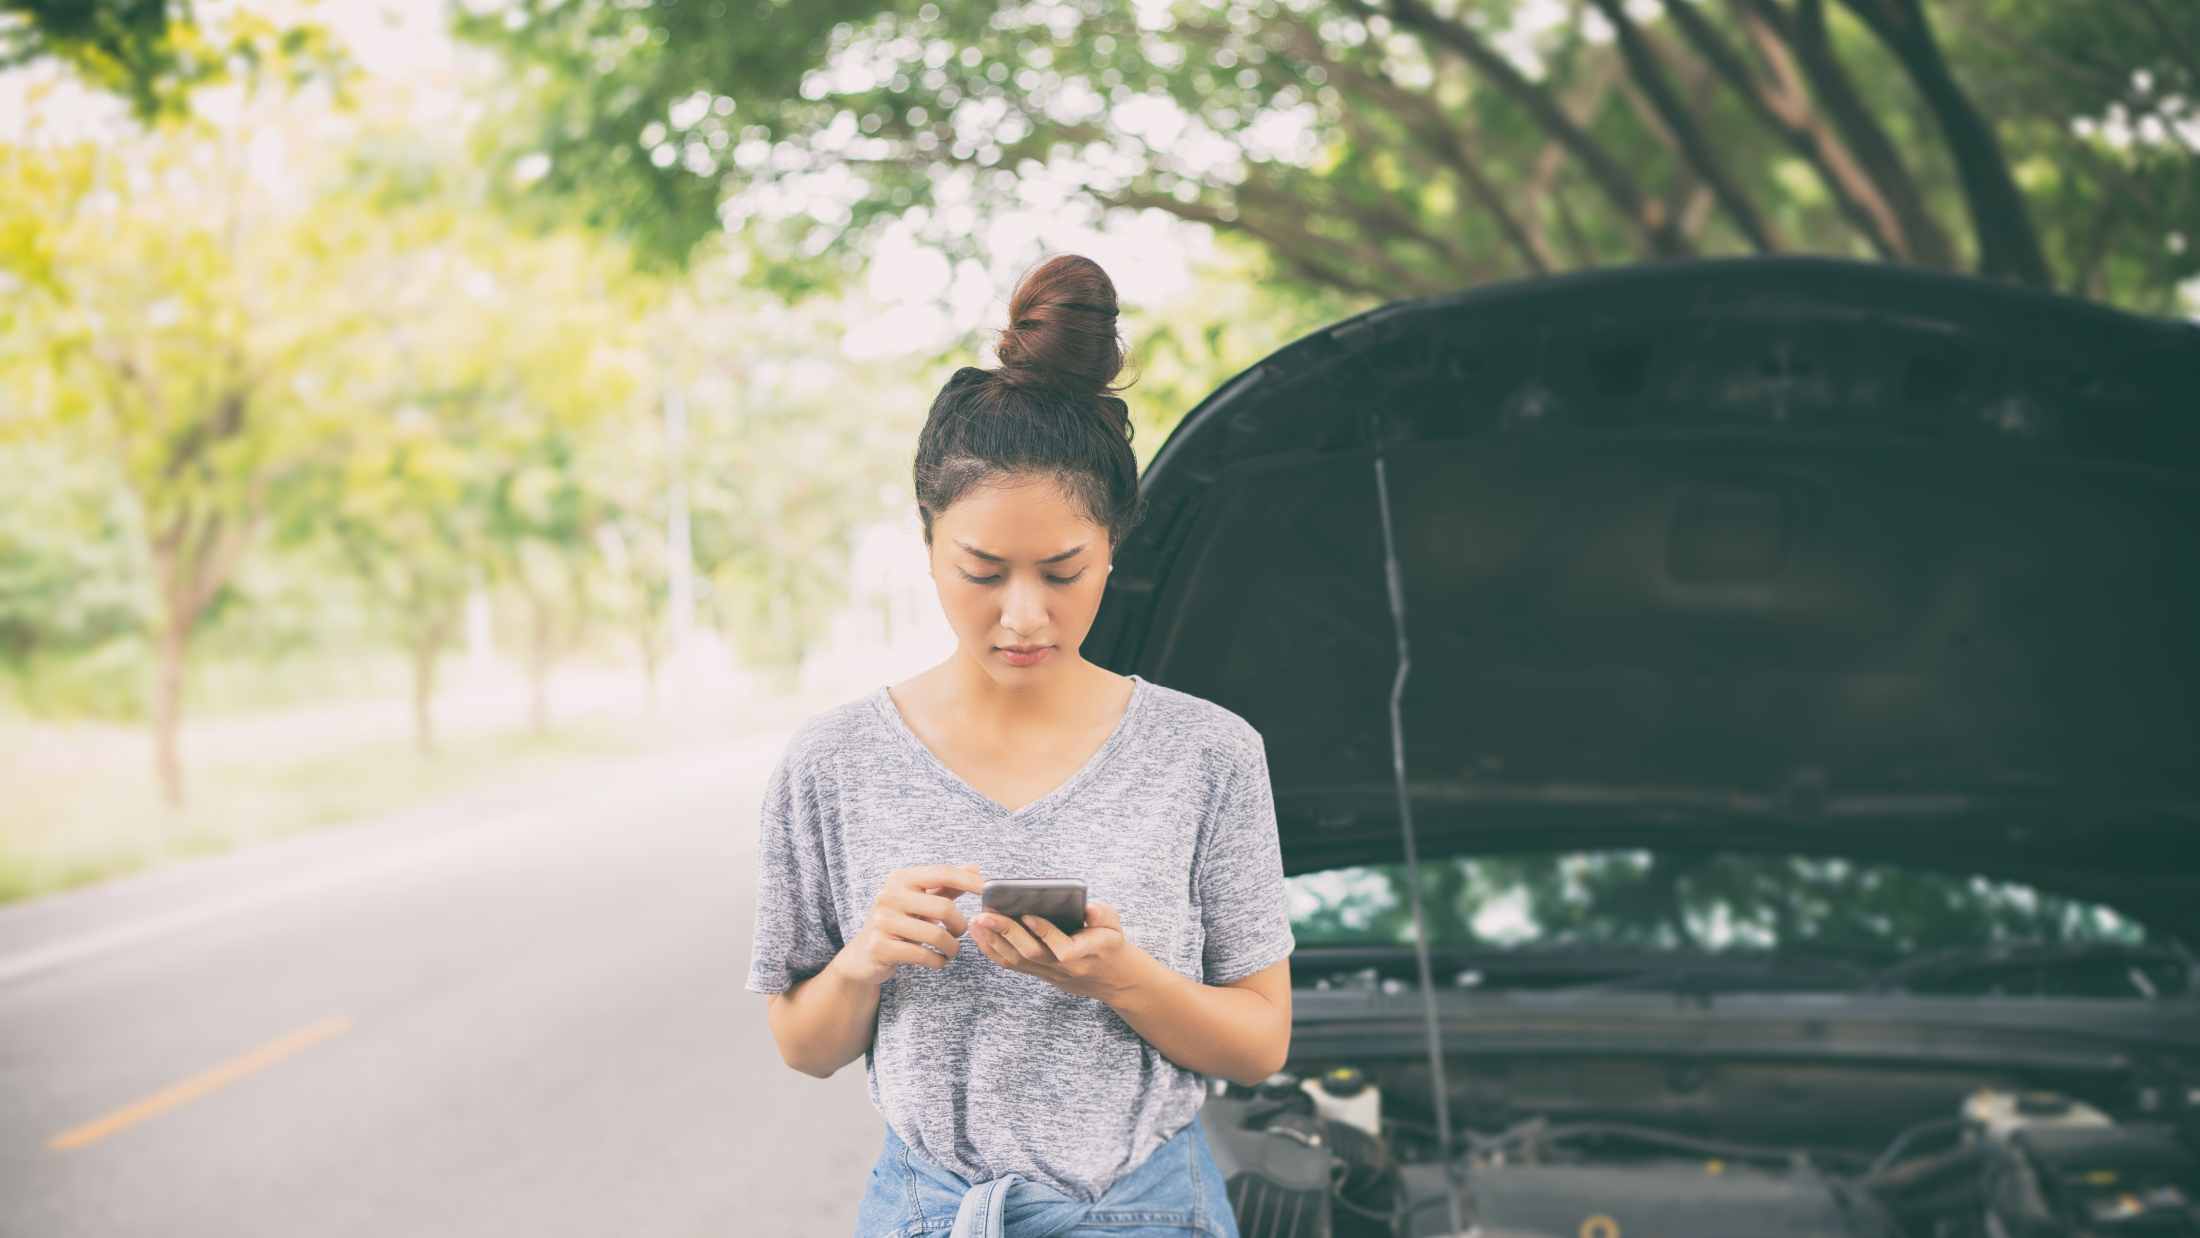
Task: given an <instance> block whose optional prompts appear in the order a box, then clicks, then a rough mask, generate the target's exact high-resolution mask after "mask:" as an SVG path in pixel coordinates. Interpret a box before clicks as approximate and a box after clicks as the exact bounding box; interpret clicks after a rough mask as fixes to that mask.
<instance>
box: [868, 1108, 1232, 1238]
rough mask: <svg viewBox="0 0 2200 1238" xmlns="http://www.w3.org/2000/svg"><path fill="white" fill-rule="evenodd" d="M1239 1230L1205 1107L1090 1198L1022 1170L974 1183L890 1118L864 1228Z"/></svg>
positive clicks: (1081, 1237)
mask: <svg viewBox="0 0 2200 1238" xmlns="http://www.w3.org/2000/svg"><path fill="white" fill-rule="evenodd" d="M942 1233H944V1234H948V1235H950V1236H951V1238H1194V1236H1196V1238H1239V1235H1238V1227H1237V1218H1236V1216H1235V1215H1234V1214H1232V1213H1231V1211H1230V1198H1229V1195H1228V1194H1227V1192H1226V1190H1225V1187H1224V1184H1223V1180H1222V1170H1221V1168H1220V1167H1219V1166H1217V1165H1216V1164H1215V1158H1214V1152H1213V1150H1212V1149H1210V1148H1209V1147H1208V1146H1207V1131H1206V1128H1204V1127H1203V1126H1201V1125H1200V1122H1199V1117H1198V1115H1196V1114H1195V1115H1193V1117H1192V1120H1191V1121H1189V1122H1186V1123H1185V1124H1184V1126H1183V1128H1182V1129H1180V1130H1178V1131H1177V1133H1176V1134H1174V1135H1171V1136H1169V1138H1168V1139H1167V1141H1165V1142H1164V1143H1162V1145H1161V1146H1160V1147H1159V1148H1156V1149H1155V1150H1154V1153H1153V1155H1152V1156H1149V1157H1147V1158H1146V1159H1145V1160H1144V1161H1141V1162H1140V1163H1139V1164H1138V1165H1136V1166H1134V1167H1133V1168H1132V1169H1131V1170H1130V1172H1129V1173H1126V1174H1124V1175H1123V1176H1122V1177H1121V1178H1119V1179H1117V1180H1116V1182H1115V1183H1114V1185H1112V1186H1110V1187H1109V1188H1108V1190H1107V1193H1106V1194H1104V1195H1102V1196H1101V1197H1100V1198H1099V1199H1097V1200H1094V1201H1093V1202H1091V1203H1087V1202H1085V1201H1084V1200H1081V1199H1078V1198H1075V1197H1074V1196H1070V1195H1064V1194H1062V1193H1061V1192H1060V1191H1057V1190H1055V1189H1054V1188H1052V1187H1050V1186H1046V1185H1044V1184H1041V1183H1038V1182H1034V1181H1032V1180H1031V1179H1029V1178H1026V1177H1024V1176H1023V1175H1021V1174H1016V1173H1009V1174H1003V1175H1001V1176H1000V1177H998V1178H991V1179H988V1180H986V1181H984V1182H980V1183H976V1184H973V1183H971V1182H969V1181H967V1180H965V1179H964V1178H962V1177H961V1176H960V1175H958V1174H956V1173H954V1172H952V1171H950V1170H948V1169H946V1168H944V1167H942V1166H940V1165H937V1164H935V1163H933V1162H932V1161H931V1160H930V1159H928V1158H926V1157H925V1156H924V1155H923V1154H922V1153H920V1152H918V1151H917V1150H916V1149H915V1148H912V1147H910V1146H909V1145H908V1144H907V1143H906V1142H904V1141H903V1140H902V1138H901V1136H899V1135H897V1134H895V1133H894V1128H893V1127H891V1126H888V1127H887V1128H886V1146H885V1147H884V1148H883V1149H881V1150H880V1152H879V1156H878V1161H877V1162H876V1163H875V1164H873V1165H872V1166H871V1180H870V1183H869V1185H867V1186H865V1187H864V1190H863V1201H862V1202H861V1203H860V1204H858V1205H857V1206H856V1233H855V1238H912V1236H914V1235H919V1234H942Z"/></svg>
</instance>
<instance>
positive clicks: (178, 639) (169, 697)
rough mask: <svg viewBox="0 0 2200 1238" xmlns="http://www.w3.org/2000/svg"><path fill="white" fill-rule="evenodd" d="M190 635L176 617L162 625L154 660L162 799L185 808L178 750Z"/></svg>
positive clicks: (156, 749) (156, 750)
mask: <svg viewBox="0 0 2200 1238" xmlns="http://www.w3.org/2000/svg"><path fill="white" fill-rule="evenodd" d="M189 641H190V634H189V631H188V629H187V628H185V627H184V626H183V625H182V624H181V623H180V622H178V621H177V620H175V619H174V618H170V619H168V620H167V621H166V622H164V623H163V624H162V625H161V632H160V639H159V641H158V642H156V644H155V655H154V661H153V765H154V768H155V770H156V771H157V772H158V774H159V777H160V793H161V799H162V800H163V801H164V802H166V803H167V805H168V807H169V808H170V809H171V810H173V811H175V812H178V813H180V812H182V811H183V760H182V757H181V756H180V754H179V753H178V746H179V739H180V732H181V731H182V728H183V666H184V653H185V652H186V650H187V648H188V645H189Z"/></svg>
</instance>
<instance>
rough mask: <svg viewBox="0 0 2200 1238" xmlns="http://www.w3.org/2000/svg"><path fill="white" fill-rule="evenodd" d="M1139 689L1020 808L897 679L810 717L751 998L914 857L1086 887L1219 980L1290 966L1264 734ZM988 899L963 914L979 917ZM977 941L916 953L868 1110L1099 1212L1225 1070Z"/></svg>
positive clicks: (770, 886) (767, 865) (768, 810)
mask: <svg viewBox="0 0 2200 1238" xmlns="http://www.w3.org/2000/svg"><path fill="white" fill-rule="evenodd" d="M1130 678H1131V679H1132V680H1134V681H1135V682H1134V684H1133V687H1132V692H1131V700H1130V704H1129V706H1128V708H1126V709H1125V711H1124V714H1123V718H1122V720H1121V721H1120V722H1119V723H1117V725H1116V729H1115V732H1114V733H1113V734H1112V735H1111V736H1110V737H1109V739H1108V741H1107V742H1106V743H1105V744H1103V745H1102V746H1101V748H1100V750H1099V751H1098V752H1096V753H1094V754H1093V756H1092V758H1091V759H1090V760H1088V761H1087V762H1086V763H1085V765H1084V767H1083V768H1082V769H1080V770H1078V771H1077V772H1076V773H1075V774H1073V775H1071V776H1070V777H1069V779H1068V780H1067V781H1065V782H1064V783H1062V785H1061V786H1059V787H1057V788H1055V789H1054V790H1053V791H1052V792H1050V793H1048V794H1047V795H1045V796H1044V797H1042V798H1040V799H1038V800H1035V801H1033V802H1032V803H1030V804H1027V805H1025V806H1024V807H1023V808H1020V809H1018V810H1017V811H1015V812H1009V811H1007V810H1006V809H1005V808H1003V807H1002V806H1001V805H1000V804H998V803H995V802H994V801H993V800H991V799H989V798H988V797H986V796H985V795H983V794H982V793H980V792H979V791H978V790H977V789H976V788H975V787H972V786H971V785H970V784H969V783H966V782H964V781H963V780H962V779H961V778H960V777H958V776H957V775H956V774H955V773H954V772H953V771H951V770H949V769H948V768H947V766H946V765H945V764H943V763H942V762H941V761H940V759H939V758H938V757H937V756H935V755H934V754H933V753H932V750H931V749H930V748H927V747H926V746H925V745H924V743H923V741H921V740H919V739H918V738H917V736H916V733H915V732H914V731H912V730H910V729H909V725H908V723H907V721H906V720H904V719H903V718H902V716H901V711H900V709H899V708H898V707H897V706H896V705H895V704H894V701H893V698H892V697H891V696H889V695H888V694H887V690H886V688H885V687H883V686H882V687H880V688H878V689H877V690H875V691H873V692H872V693H870V694H869V695H867V696H864V697H859V698H857V699H855V700H853V701H849V702H847V703H845V704H842V705H839V706H835V707H834V708H832V709H830V710H827V711H826V712H824V713H822V714H819V715H816V716H814V717H812V718H810V719H808V720H807V721H805V722H804V723H803V724H802V725H801V726H800V727H799V728H797V730H796V732H795V734H794V736H793V738H792V739H791V741H790V742H789V743H788V745H787V749H786V753H785V755H784V756H783V757H782V758H781V759H780V762H779V765H778V768H777V769H776V770H774V771H773V773H772V776H771V778H770V781H769V782H768V784H767V785H766V788H765V793H764V802H763V808H762V812H761V814H760V815H761V818H762V820H761V829H760V834H759V838H760V845H759V850H758V863H757V888H756V934H755V946H754V951H755V952H754V954H753V956H752V958H751V961H750V964H749V978H748V986H747V987H748V989H749V991H750V992H753V993H778V992H782V991H784V990H785V989H787V988H788V987H789V986H791V985H792V984H794V983H795V982H796V981H798V980H800V979H802V978H804V977H806V976H810V975H814V974H815V973H816V972H818V971H819V970H820V969H822V968H823V967H824V966H825V965H826V963H828V962H830V961H831V960H832V958H833V956H834V955H835V954H837V953H838V952H839V951H840V948H841V946H842V945H843V944H844V943H846V942H847V941H848V940H849V939H850V938H851V937H853V936H855V934H856V933H858V932H860V931H861V930H862V928H863V925H864V922H865V920H866V918H867V917H868V915H869V913H870V909H871V905H872V902H873V901H874V900H875V899H876V898H877V896H878V891H879V889H880V888H881V886H882V885H883V884H884V882H885V879H886V875H887V873H889V872H891V871H892V870H894V869H897V868H906V867H909V866H912V865H918V864H976V865H978V866H979V867H980V875H981V876H982V877H985V878H995V877H1079V878H1082V879H1084V881H1085V883H1086V888H1087V895H1088V897H1090V898H1094V899H1098V900H1100V901H1102V902H1105V903H1108V904H1109V905H1111V906H1113V907H1114V908H1116V910H1117V911H1118V912H1120V913H1121V915H1122V918H1123V932H1124V936H1125V937H1126V938H1128V939H1129V940H1130V942H1131V943H1132V944H1134V945H1136V946H1137V947H1139V948H1140V949H1142V950H1144V951H1145V952H1146V953H1147V954H1150V955H1152V956H1153V957H1154V958H1156V959H1158V960H1160V961H1161V962H1162V963H1164V964H1166V965H1167V966H1169V967H1171V968H1174V969H1175V970H1177V971H1179V972H1182V973H1183V974H1185V975H1187V976H1190V977H1192V978H1194V979H1197V980H1200V981H1202V982H1203V983H1206V984H1222V983H1226V982H1228V981H1232V980H1237V979H1240V978H1242V977H1244V976H1248V975H1250V974H1252V973H1253V972H1256V971H1259V970H1260V969H1261V968H1264V967H1267V966H1268V965H1270V964H1272V963H1274V962H1276V961H1277V960H1279V959H1283V958H1286V957H1288V956H1289V955H1290V953H1291V950H1292V947H1293V945H1294V944H1295V942H1294V940H1293V937H1292V934H1291V921H1290V916H1289V913H1288V911H1287V909H1286V906H1285V887H1284V878H1283V859H1282V853H1281V850H1280V848H1279V846H1278V843H1277V839H1276V810H1275V799H1274V791H1273V788H1272V787H1271V786H1270V785H1269V781H1268V754H1267V749H1266V746H1265V744H1264V743H1263V742H1262V739H1261V735H1260V732H1258V731H1256V730H1254V729H1253V727H1252V725H1251V724H1250V723H1248V722H1246V721H1245V719H1243V718H1241V717H1239V716H1238V715H1237V714H1235V713H1233V712H1231V711H1230V710H1228V709H1225V708H1223V707H1222V706H1220V705H1216V704H1214V703H1212V702H1210V701H1206V700H1203V699H1201V698H1199V697H1196V696H1193V695H1191V694H1190V693H1187V692H1180V691H1177V690H1176V689H1174V688H1170V687H1166V686H1164V685H1161V684H1156V683H1151V682H1148V681H1147V680H1146V679H1144V678H1142V677H1140V676H1138V675H1132V676H1131V677H1130ZM979 901H980V896H979V895H978V894H976V893H968V894H963V895H959V896H958V897H957V898H956V900H955V905H956V907H957V909H958V910H960V911H961V912H962V913H963V915H964V917H965V918H966V919H967V918H968V917H970V916H972V915H975V914H976V913H977V912H978V910H979ZM960 945H961V949H960V951H959V952H958V953H957V954H956V956H955V958H954V959H953V960H952V961H951V962H949V963H948V965H947V967H946V968H945V969H943V970H937V971H935V970H933V969H931V968H928V967H922V966H919V965H916V964H913V963H912V964H905V965H903V966H901V967H898V968H896V969H895V970H894V975H893V977H892V979H890V980H888V981H887V982H886V983H885V984H884V985H883V986H881V988H880V991H879V1009H878V1026H877V1032H876V1035H875V1036H874V1038H873V1040H872V1045H871V1049H870V1051H869V1052H867V1053H866V1054H865V1055H864V1069H865V1073H866V1075H867V1076H868V1078H869V1081H870V1091H871V1103H872V1105H873V1106H874V1107H876V1108H877V1109H878V1111H879V1113H880V1115H881V1116H882V1117H884V1118H885V1119H886V1122H887V1124H888V1125H890V1126H892V1127H893V1129H894V1131H895V1132H896V1133H897V1134H899V1135H900V1136H901V1138H902V1139H903V1140H904V1141H906V1142H907V1143H908V1144H909V1145H910V1146H911V1147H912V1148H914V1149H916V1150H917V1151H918V1152H920V1153H921V1154H923V1155H924V1156H926V1157H929V1158H930V1159H932V1160H933V1161H935V1162H937V1163H938V1164H940V1165H943V1166H945V1167H947V1168H948V1169H951V1170H953V1171H954V1172H956V1173H957V1174H960V1175H961V1176H962V1177H964V1178H965V1179H968V1180H969V1181H971V1182H974V1183H975V1182H982V1181H986V1180H988V1179H991V1178H996V1177H999V1176H1001V1175H1002V1174H1005V1173H1008V1172H1011V1171H1014V1172H1016V1173H1020V1174H1022V1175H1024V1176H1025V1177H1027V1178H1030V1179H1032V1180H1034V1181H1037V1182H1042V1183H1045V1184H1046V1185H1048V1186H1051V1187H1053V1188H1054V1189H1055V1190H1058V1191H1061V1192H1062V1193H1064V1194H1066V1195H1069V1196H1072V1197H1074V1198H1077V1199H1081V1200H1084V1201H1086V1202H1091V1201H1094V1200H1097V1199H1099V1198H1100V1197H1101V1195H1102V1194H1103V1193H1104V1192H1105V1191H1106V1190H1107V1188H1108V1187H1109V1185H1110V1184H1112V1183H1113V1182H1114V1181H1115V1180H1116V1179H1117V1178H1118V1177H1120V1176H1121V1175H1123V1174H1125V1173H1127V1172H1129V1171H1130V1170H1131V1169H1133V1168H1135V1167H1136V1166H1137V1165H1138V1164H1139V1163H1140V1162H1141V1161H1143V1160H1144V1159H1145V1158H1146V1157H1147V1156H1149V1155H1151V1154H1152V1153H1153V1151H1154V1150H1155V1149H1156V1148H1158V1147H1159V1146H1160V1145H1161V1143H1162V1142H1163V1141H1164V1140H1166V1139H1167V1138H1168V1137H1169V1136H1171V1135H1173V1134H1175V1133H1176V1132H1177V1131H1178V1130H1180V1129H1182V1128H1183V1126H1184V1124H1185V1123H1186V1122H1189V1121H1191V1120H1192V1119H1193V1118H1194V1117H1195V1116H1197V1114H1198V1111H1199V1107H1200V1105H1201V1104H1202V1103H1204V1102H1205V1100H1206V1098H1207V1088H1208V1077H1207V1076H1205V1075H1202V1074H1197V1073H1194V1072H1191V1071H1187V1070H1185V1069H1183V1068H1182V1067H1179V1066H1178V1065H1176V1063H1174V1062H1172V1061H1170V1060H1169V1059H1167V1058H1165V1057H1163V1056H1162V1055H1161V1052H1160V1051H1159V1050H1157V1049H1155V1048H1154V1047H1153V1046H1152V1045H1151V1044H1149V1043H1147V1041H1146V1040H1145V1038H1144V1037H1142V1036H1140V1035H1139V1034H1138V1033H1137V1032H1136V1031H1135V1030H1133V1029H1132V1027H1131V1026H1130V1024H1128V1023H1126V1022H1124V1021H1123V1019H1122V1017H1121V1016H1120V1015H1118V1014H1116V1013H1115V1011H1114V1010H1113V1009H1111V1008H1110V1007H1109V1006H1108V1005H1107V1004H1106V1003H1104V1002H1102V1001H1100V1000H1098V999H1097V998H1089V997H1079V996H1076V995H1074V994H1071V993H1068V992H1065V991H1064V990H1062V989H1060V988H1057V987H1055V986H1054V985H1051V984H1048V983H1047V982H1046V981H1044V980H1041V979H1039V978H1038V977H1037V976H1031V975H1026V974H1024V973H1022V972H1017V971H1011V970H1009V969H1008V968H1005V967H1003V966H1001V965H1000V964H998V963H995V962H994V961H993V960H992V959H990V958H987V957H986V955H985V953H984V952H983V951H981V950H979V949H978V946H977V943H975V942H973V941H971V940H970V938H969V937H968V936H967V935H965V936H964V937H962V938H961V939H960Z"/></svg>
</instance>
